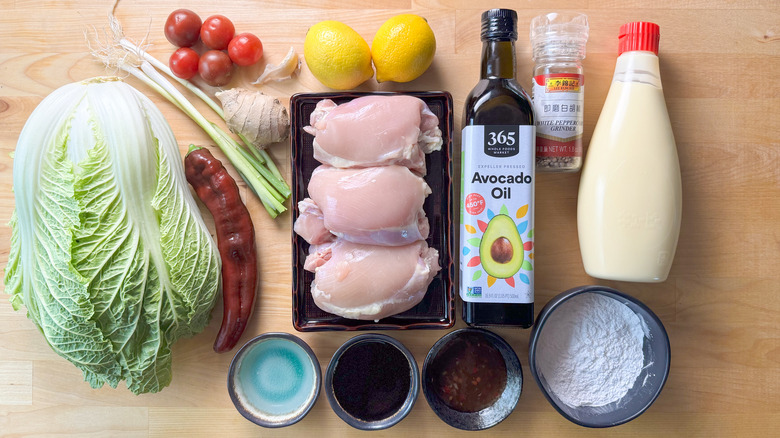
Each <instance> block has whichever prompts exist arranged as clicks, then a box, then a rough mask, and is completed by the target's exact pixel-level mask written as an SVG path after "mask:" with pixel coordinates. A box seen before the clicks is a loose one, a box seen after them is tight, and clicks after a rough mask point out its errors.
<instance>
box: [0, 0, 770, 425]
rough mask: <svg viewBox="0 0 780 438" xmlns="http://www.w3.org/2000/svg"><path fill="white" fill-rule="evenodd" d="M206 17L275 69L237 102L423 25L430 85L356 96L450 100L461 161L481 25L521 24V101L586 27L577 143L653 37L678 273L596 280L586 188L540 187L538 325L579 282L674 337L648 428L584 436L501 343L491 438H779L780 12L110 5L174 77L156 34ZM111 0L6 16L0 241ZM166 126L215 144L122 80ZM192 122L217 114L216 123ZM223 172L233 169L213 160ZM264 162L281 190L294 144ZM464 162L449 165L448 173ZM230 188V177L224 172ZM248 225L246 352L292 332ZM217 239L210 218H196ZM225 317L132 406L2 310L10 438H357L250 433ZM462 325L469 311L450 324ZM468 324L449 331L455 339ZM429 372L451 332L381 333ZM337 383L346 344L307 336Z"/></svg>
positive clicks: (1, 302) (458, 5)
mask: <svg viewBox="0 0 780 438" xmlns="http://www.w3.org/2000/svg"><path fill="white" fill-rule="evenodd" d="M185 6H186V7H188V8H191V9H193V10H196V11H198V12H199V13H200V15H201V16H202V17H205V16H207V15H210V14H214V13H221V14H224V15H227V16H229V17H231V18H232V19H233V21H234V22H235V23H236V27H237V29H238V30H246V31H252V32H255V33H257V34H258V35H259V36H260V38H261V39H262V40H263V43H264V45H265V58H264V61H262V62H261V63H259V64H258V65H256V66H253V67H250V68H245V69H243V70H241V71H240V72H239V73H238V75H237V77H236V78H235V79H234V85H242V86H248V84H249V82H251V81H252V80H254V79H255V78H256V77H257V76H258V75H259V73H260V72H261V71H262V69H263V68H264V65H265V62H271V63H275V62H278V61H279V60H281V59H282V57H283V56H284V55H285V54H286V52H287V49H288V48H289V47H290V46H291V45H292V46H294V47H295V48H296V49H297V50H298V51H299V52H302V50H303V39H304V36H305V33H306V30H307V29H308V28H309V27H310V26H311V25H313V24H314V23H316V22H318V21H320V20H325V19H337V20H341V21H344V22H346V23H347V24H349V25H350V26H351V27H353V28H354V29H355V30H357V31H358V32H359V33H360V34H361V35H363V36H364V37H365V38H366V40H367V41H368V42H369V43H370V42H371V39H372V38H373V34H374V32H375V31H376V29H377V28H378V27H379V26H380V25H381V23H382V22H384V20H386V19H387V18H389V17H391V16H393V15H395V14H398V13H402V12H409V11H411V12H414V13H418V14H420V15H423V16H425V17H426V18H427V19H428V20H429V22H430V23H431V26H432V27H433V29H434V31H435V33H436V37H437V42H438V50H437V53H436V58H435V61H434V63H433V65H432V67H431V68H430V69H429V70H428V71H427V72H426V73H425V74H424V75H423V76H422V77H420V78H419V79H417V80H415V81H414V82H412V83H408V84H392V83H384V84H377V83H376V82H375V81H374V80H371V81H369V82H367V83H366V84H363V85H361V86H360V87H359V88H358V89H359V90H363V91H367V90H446V91H449V92H451V93H452V95H453V99H454V102H455V114H456V118H455V120H456V133H455V145H456V149H457V147H458V144H459V143H458V142H459V139H460V135H459V131H460V127H461V125H460V115H461V114H462V111H463V102H464V99H465V97H466V94H467V93H468V92H469V90H470V89H471V87H472V86H473V85H474V83H475V82H476V80H477V75H478V72H479V65H478V62H479V52H480V42H479V14H480V13H481V12H482V11H483V10H484V9H486V8H489V7H510V8H514V9H516V10H517V11H518V15H519V20H520V24H519V31H520V32H519V34H520V38H519V41H518V43H517V56H518V78H519V81H520V83H521V84H523V85H524V86H525V87H528V86H529V85H530V82H531V81H530V74H531V68H532V61H531V56H530V53H531V50H530V46H529V42H528V36H527V29H528V24H529V22H530V20H531V19H532V18H533V17H534V16H536V15H538V14H540V13H543V12H548V11H551V10H572V11H580V12H585V13H587V14H588V17H589V20H590V26H591V33H590V40H589V43H588V57H587V59H586V60H585V74H586V77H587V94H586V102H585V105H586V113H585V143H586V144H587V142H588V141H589V139H590V136H591V135H592V132H593V128H594V126H595V123H596V120H597V118H598V115H599V112H600V108H601V106H602V104H603V102H604V99H605V97H606V94H607V91H608V89H609V84H610V79H611V76H612V72H613V68H614V63H615V57H616V53H615V50H616V46H617V40H616V34H617V30H618V27H619V26H620V25H621V24H622V23H624V22H627V21H631V20H639V19H642V20H652V21H656V22H657V23H659V24H660V26H661V73H662V77H663V83H664V88H665V90H664V92H665V95H666V98H667V106H668V109H669V113H670V115H671V118H672V126H673V129H674V133H675V137H676V139H677V147H678V151H679V155H680V163H681V168H682V177H683V191H684V193H683V197H684V210H683V222H682V231H681V234H680V241H679V245H678V250H677V255H676V258H675V262H674V265H673V267H672V272H671V275H670V277H669V280H667V281H666V282H665V283H662V284H635V283H624V282H612V281H600V280H596V279H592V278H590V277H588V276H587V275H586V274H585V273H584V271H583V269H582V262H581V259H580V253H579V246H578V240H577V227H576V201H577V199H576V197H577V187H578V183H579V175H578V174H575V175H568V174H566V175H564V174H558V175H547V174H545V175H539V177H538V180H537V184H538V185H537V202H538V207H537V212H536V221H537V230H536V235H537V237H536V266H537V269H536V285H537V289H536V295H537V303H538V306H539V307H541V305H543V304H544V303H545V302H547V301H548V300H549V299H550V298H552V297H553V296H555V295H556V294H557V293H559V292H561V291H563V290H566V289H569V288H571V287H574V286H578V285H582V284H592V283H596V284H604V285H606V286H611V287H615V288H617V289H620V290H623V291H625V292H627V293H629V294H631V295H633V296H635V297H637V298H639V299H640V300H642V301H644V302H645V303H647V304H648V305H649V306H650V307H651V308H652V309H653V310H654V311H655V312H656V314H658V316H659V317H660V318H661V320H662V321H663V322H664V324H665V326H666V328H667V331H668V332H669V335H670V339H671V344H672V371H671V374H670V377H669V381H668V382H667V385H666V387H665V389H664V391H663V393H662V394H661V396H660V397H659V399H658V400H657V401H656V403H655V404H654V405H653V406H652V407H651V408H650V410H649V411H648V412H647V413H645V414H644V415H642V416H641V417H639V418H638V419H636V420H635V421H632V422H630V423H628V424H626V425H624V426H620V427H618V428H613V429H608V430H590V429H584V428H580V427H577V426H575V425H573V424H571V423H569V422H568V421H566V420H565V419H563V418H562V417H561V416H560V415H558V414H557V413H556V412H555V411H554V409H553V408H552V407H551V406H550V405H549V404H548V403H547V401H546V400H545V399H544V397H543V396H542V394H541V392H540V391H539V389H538V388H537V386H536V384H535V382H533V380H532V378H531V375H530V371H529V370H528V367H527V348H528V331H520V330H509V329H499V330H496V332H497V333H499V334H500V335H501V336H503V337H504V338H505V339H507V341H508V342H509V343H510V344H511V345H512V346H513V347H514V349H515V351H516V352H517V353H518V356H519V357H520V360H521V362H522V363H523V365H524V373H525V378H526V380H525V382H524V387H523V395H522V397H521V398H520V402H519V404H518V406H517V409H516V410H515V411H514V412H513V413H512V415H510V417H509V418H508V419H507V420H506V421H504V422H503V423H501V424H499V425H498V426H496V427H495V428H493V429H491V430H490V431H489V432H486V433H483V435H491V436H492V435H506V436H510V435H511V436H517V435H518V434H523V435H528V436H534V435H536V436H637V437H639V436H641V437H644V436H728V437H731V436H776V435H777V431H778V430H780V293H778V288H777V284H778V280H780V268H778V267H779V266H780V225H778V220H779V219H780V139H779V136H780V117H779V115H780V5H779V4H778V2H776V1H773V0H744V1H736V0H719V1H712V0H685V1H674V0H659V1H651V0H627V1H616V0H560V1H557V2H546V1H522V2H518V1H504V0H498V1H493V2H486V1H482V0H470V1H466V0H342V1H336V0H324V1H308V0H295V1H282V0H271V1H253V0H233V1H231V2H214V1H213V0H212V1H207V0H192V1H186V2H185V1H183V0H180V1H173V0H172V1H165V2H161V1H159V0H156V1H155V0H139V1H125V0H122V1H121V2H119V4H118V6H117V7H116V15H117V17H118V18H119V19H120V20H121V21H122V24H123V25H124V28H125V31H126V33H127V34H128V35H129V36H131V37H132V38H133V39H135V40H142V39H143V40H144V41H145V42H146V43H149V44H151V46H150V48H149V51H150V53H152V54H153V55H154V56H156V57H157V58H158V59H161V60H166V59H167V57H168V55H169V54H170V53H171V51H172V47H171V46H170V45H169V44H168V42H167V41H166V40H165V38H164V36H163V34H162V30H161V29H162V25H163V23H164V20H165V17H166V16H167V14H168V13H169V12H170V11H172V10H173V9H176V8H178V7H185ZM112 7H113V2H111V1H91V2H90V1H85V0H67V1H37V0H0V11H2V13H1V14H0V223H2V224H5V223H6V222H7V221H8V219H9V218H10V215H11V211H12V210H13V206H14V200H13V193H12V191H11V189H12V166H13V160H12V159H11V158H10V157H9V154H10V153H11V152H12V151H13V150H14V149H15V147H16V141H17V138H18V135H19V132H20V130H21V128H22V126H23V125H24V123H25V121H26V119H27V117H28V116H29V115H30V113H31V112H32V111H33V109H34V108H35V107H36V105H38V103H39V102H40V101H41V100H42V99H43V97H45V96H46V95H47V94H49V93H50V92H51V91H53V90H54V89H56V88H58V87H60V86H62V85H65V84H67V83H69V82H73V81H77V80H81V79H85V78H88V77H91V76H97V75H105V74H110V73H112V72H107V71H106V70H105V69H104V68H103V66H102V65H100V64H99V63H97V62H96V61H94V60H93V59H92V58H91V57H90V56H89V54H88V50H87V46H86V43H85V39H84V32H85V31H86V32H88V33H92V32H94V30H97V32H98V33H100V32H102V29H103V28H104V27H105V25H106V14H107V13H108V12H109V11H110V10H111V8H112ZM127 81H128V83H130V84H132V85H133V86H135V87H136V88H138V89H139V90H141V91H142V92H143V93H144V94H146V95H147V96H149V97H150V98H151V99H152V101H153V102H155V104H156V105H157V106H158V107H159V108H160V109H161V110H162V112H163V114H164V115H165V116H166V118H167V120H168V121H169V123H170V124H171V126H172V128H173V131H174V133H175V134H176V137H177V140H178V141H179V144H180V146H181V148H182V152H184V151H185V149H186V145H188V144H189V143H197V144H206V145H208V144H211V141H210V140H209V138H208V137H207V136H206V135H205V134H204V133H203V132H202V131H200V129H199V128H198V127H197V126H196V125H195V124H194V123H192V122H191V121H190V120H189V119H188V118H187V117H186V116H185V115H184V114H182V113H181V112H179V111H178V110H176V109H175V108H174V107H173V106H172V105H170V104H169V103H168V102H166V101H164V100H163V99H162V98H160V97H158V96H157V95H155V94H154V93H153V92H152V91H151V90H149V89H148V88H146V87H145V86H144V85H143V84H141V83H139V82H138V81H136V80H135V79H133V78H129V79H127ZM263 91H264V92H266V93H268V94H271V95H274V96H277V97H279V98H280V99H281V100H282V101H283V102H284V103H285V104H286V103H288V102H289V97H290V95H292V94H293V93H296V92H310V91H327V89H326V88H325V87H324V86H322V85H321V84H320V83H319V82H318V81H317V80H316V78H314V77H313V76H312V75H311V73H310V72H309V71H308V70H307V69H306V68H305V67H304V69H303V71H302V72H301V74H300V76H299V77H298V78H296V79H294V80H291V81H286V82H281V83H276V84H272V85H268V86H266V87H264V88H263ZM195 105H196V106H197V107H198V108H199V109H200V110H201V111H203V112H204V114H209V112H208V108H207V107H206V106H205V105H202V104H200V103H199V102H195ZM213 151H214V153H215V155H216V156H218V157H219V158H221V159H223V160H224V155H222V154H221V153H220V152H219V151H218V150H215V149H214V150H213ZM271 153H272V154H273V156H274V157H275V159H276V162H277V163H279V164H280V168H281V170H282V172H283V173H284V174H285V175H288V177H289V174H290V165H289V159H290V151H289V142H287V143H282V144H279V145H275V146H274V147H273V148H272V150H271ZM458 161H459V160H458V158H457V153H456V160H455V162H456V163H457V162H458ZM228 168H229V169H230V171H231V172H232V173H233V175H234V176H237V175H236V173H235V172H234V170H233V169H232V167H230V166H228ZM239 184H240V188H241V191H242V196H243V198H244V200H245V201H246V203H247V207H248V208H249V210H250V213H251V214H252V217H253V219H254V223H255V227H256V234H257V245H258V251H259V258H260V276H261V282H262V286H261V292H260V296H259V299H258V300H257V304H256V308H255V314H254V317H253V319H252V321H251V323H250V325H249V327H248V329H247V333H246V335H245V336H244V339H243V340H244V341H245V340H247V339H249V338H250V337H251V336H252V335H255V334H260V333H264V332H270V331H281V332H294V329H293V327H292V323H291V318H292V317H291V296H290V293H291V275H292V273H291V254H290V225H291V224H290V215H289V213H286V214H283V215H282V216H280V217H279V218H277V219H276V220H272V219H270V218H269V217H268V215H267V214H266V213H265V211H264V210H263V208H262V206H261V205H260V204H259V202H258V200H257V199H256V198H255V197H254V196H253V195H252V194H251V193H249V192H248V190H247V188H246V186H245V185H244V184H243V183H241V182H240V180H239ZM201 209H202V211H203V215H204V218H205V220H206V222H207V224H208V225H209V227H210V229H211V230H213V220H212V219H211V216H210V215H209V214H208V212H207V211H206V210H205V209H204V208H202V206H201ZM9 238H10V229H9V228H7V227H6V226H0V266H4V265H5V263H6V261H7V258H8V252H9ZM221 314H222V308H221V305H219V304H218V305H217V307H216V308H215V309H214V313H213V315H214V319H213V321H212V323H211V324H210V325H209V327H208V328H207V329H206V330H205V331H204V333H202V334H200V335H198V336H195V337H194V338H191V339H184V340H181V341H180V342H178V343H177V344H176V345H175V347H174V357H173V373H174V379H173V383H172V384H171V386H170V387H169V388H166V389H165V390H163V391H162V392H161V393H159V394H154V395H143V396H134V395H132V394H131V393H130V392H129V391H127V390H126V389H125V388H123V387H122V386H121V384H120V387H119V388H118V389H110V388H103V389H100V390H93V389H91V388H90V387H89V385H87V384H86V383H84V382H83V381H82V376H81V373H80V371H78V370H77V369H76V368H75V367H73V366H72V365H71V364H69V363H68V362H67V361H65V360H63V359H61V358H59V357H58V356H57V355H56V354H55V353H53V352H52V351H51V349H50V348H49V347H48V345H47V344H46V342H45V340H44V339H43V337H42V336H41V335H40V333H39V331H38V330H37V328H36V327H35V326H34V325H33V324H32V323H31V322H30V321H29V320H28V319H27V318H26V317H25V313H24V311H19V312H14V311H13V310H12V308H11V306H10V304H9V302H8V296H7V295H5V294H0V436H3V437H21V436H25V437H28V436H164V437H168V436H193V437H195V436H204V437H205V436H208V437H212V436H257V435H261V436H266V435H267V436H303V435H317V436H355V435H359V434H360V433H359V432H358V431H356V430H354V429H351V428H350V427H349V426H347V425H346V424H345V423H344V422H342V421H341V420H340V419H339V418H338V417H336V415H335V414H334V413H333V412H332V411H331V409H330V407H329V406H328V403H327V400H326V399H325V397H324V396H321V397H320V399H319V400H318V401H317V404H316V405H315V407H314V409H313V410H312V411H311V413H310V414H309V415H308V416H307V417H306V418H305V419H304V420H303V421H301V422H300V423H298V424H296V425H295V426H292V427H289V428H285V429H281V430H265V429H261V428H259V427H256V426H254V425H253V424H251V423H250V422H248V421H246V420H244V419H243V418H242V417H241V416H240V415H239V414H238V412H237V411H236V410H235V409H234V408H233V406H232V404H231V402H230V399H229V397H228V395H227V391H226V388H225V380H226V373H227V368H228V365H229V363H230V359H231V355H230V354H225V355H217V354H215V353H213V351H212V349H211V345H212V342H213V339H214V337H215V335H216V332H217V330H218V328H219V320H220V319H221ZM458 315H459V312H458ZM462 326H463V323H462V322H460V321H459V322H458V324H457V327H462ZM390 334H391V335H393V336H394V337H396V338H398V339H399V340H400V341H401V342H403V343H404V344H405V345H407V346H408V347H409V349H410V350H411V351H412V352H413V354H414V355H415V357H416V359H417V362H418V364H419V365H420V366H422V361H423V359H424V358H425V355H426V353H427V351H428V350H429V349H430V347H431V346H432V345H433V343H434V342H435V341H436V340H437V339H438V338H439V337H441V336H442V335H443V334H444V332H442V331H417V332H393V333H390ZM299 335H300V337H301V338H303V339H304V340H305V341H306V342H307V343H309V345H311V347H312V349H313V350H314V352H315V354H316V355H317V356H318V357H319V360H320V365H321V367H322V368H323V370H324V368H325V367H326V366H327V364H328V362H329V360H330V357H331V355H332V354H333V352H334V351H335V350H336V349H337V348H338V347H339V346H340V345H341V344H342V343H343V342H344V341H346V340H347V339H349V338H350V337H351V336H353V335H352V334H347V333H306V334H299ZM435 433H445V434H447V435H448V436H449V435H463V436H467V435H468V434H466V433H459V432H458V431H456V430H455V429H452V428H449V427H448V426H446V425H445V424H444V423H442V422H441V421H440V420H439V419H438V418H437V417H436V416H435V414H434V413H433V411H432V410H431V409H430V408H429V407H428V405H427V403H426V402H425V399H424V397H422V396H420V398H419V399H418V400H417V404H416V406H415V408H414V409H413V411H412V413H411V414H410V415H409V416H408V417H407V418H406V419H405V420H403V421H402V422H401V423H400V424H398V425H397V426H395V427H394V428H392V429H389V430H387V431H384V432H381V433H377V435H378V436H422V435H426V436H430V435H433V434H435Z"/></svg>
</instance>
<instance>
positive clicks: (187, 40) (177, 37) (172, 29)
mask: <svg viewBox="0 0 780 438" xmlns="http://www.w3.org/2000/svg"><path fill="white" fill-rule="evenodd" d="M200 25H201V22H200V17H199V16H198V14H196V13H194V12H192V11H190V10H189V9H177V10H175V11H173V12H171V15H169V16H168V20H167V21H166V22H165V38H168V41H170V42H171V44H173V45H174V46H179V47H192V46H193V45H195V43H197V42H198V36H199V35H200Z"/></svg>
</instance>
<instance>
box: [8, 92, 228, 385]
mask: <svg viewBox="0 0 780 438" xmlns="http://www.w3.org/2000/svg"><path fill="white" fill-rule="evenodd" d="M13 178H14V194H15V199H16V210H15V212H14V216H13V218H12V220H11V226H12V228H13V230H12V237H11V253H10V256H9V261H8V265H7V267H6V275H5V284H6V293H9V294H10V295H11V302H12V304H13V306H14V309H17V310H18V309H20V308H21V307H22V306H24V307H26V308H27V315H28V317H29V318H30V319H31V320H32V321H33V322H35V324H36V325H38V327H39V328H40V330H41V332H42V333H43V335H44V336H45V337H46V340H47V341H48V343H49V345H51V347H52V349H53V350H54V351H55V352H56V353H57V354H59V355H60V356H62V357H64V358H66V359H68V360H69V361H70V362H72V363H73V364H74V365H76V366H77V367H78V368H80V369H81V370H82V371H83V373H84V379H85V380H86V381H87V382H89V384H90V385H92V387H95V388H98V387H100V386H102V385H103V384H104V383H105V384H108V385H110V386H112V387H116V386H117V384H118V383H119V382H120V381H121V380H126V384H127V387H128V388H129V389H130V390H131V391H132V392H134V393H136V394H138V393H145V392H157V391H160V390H161V389H162V388H164V387H165V386H167V385H168V384H169V383H170V382H171V346H172V345H173V343H174V342H176V340H177V339H179V338H181V337H184V336H191V335H193V334H195V333H198V332H200V331H201V330H203V328H204V327H205V326H206V324H207V323H208V320H209V317H210V313H211V309H212V307H213V305H214V301H215V299H216V296H217V293H218V290H219V287H220V260H219V254H218V251H217V248H216V245H215V244H214V241H213V240H212V238H211V236H210V235H209V232H208V229H207V228H206V226H205V224H204V222H203V219H202V218H201V216H200V213H199V211H198V207H197V205H196V203H195V201H194V199H193V198H192V196H191V194H190V191H189V188H188V187H187V182H186V179H185V177H184V170H183V168H182V164H181V156H180V154H179V150H178V146H177V144H176V140H175V138H174V137H173V133H172V132H171V129H170V127H169V126H168V124H167V122H166V121H165V119H164V118H163V116H162V114H160V112H159V110H158V109H157V108H156V107H155V106H154V104H152V102H151V101H150V100H149V99H147V98H146V97H145V96H143V95H142V94H141V93H140V92H138V91H137V90H135V89H134V88H132V87H131V86H130V85H127V84H125V83H124V82H121V81H120V80H118V79H117V78H94V79H91V80H87V81H84V82H80V83H73V84H69V85H66V86H64V87H61V88H59V89H57V90H55V91H54V92H53V93H52V94H51V95H49V96H48V97H46V98H45V99H44V100H43V101H42V102H41V104H40V105H39V106H38V107H37V108H36V109H35V111H33V113H32V115H31V116H30V118H29V120H28V121H27V123H26V124H25V126H24V129H23V130H22V132H21V134H20V136H19V143H18V145H17V148H16V153H15V158H14V171H13Z"/></svg>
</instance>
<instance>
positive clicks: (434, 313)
mask: <svg viewBox="0 0 780 438" xmlns="http://www.w3.org/2000/svg"><path fill="white" fill-rule="evenodd" d="M393 94H405V95H410V96H415V97H418V98H420V99H422V100H423V101H424V102H425V103H426V104H427V105H428V107H429V108H430V109H431V111H432V112H433V113H434V114H436V116H437V117H438V118H439V128H440V129H441V132H442V140H443V144H442V148H441V150H440V151H436V152H433V153H430V154H427V155H426V158H425V164H426V167H427V169H428V174H427V175H426V176H425V181H426V182H427V183H428V185H429V186H430V187H431V191H432V193H431V194H430V195H429V196H428V197H427V198H426V199H425V204H424V205H423V209H424V210H425V214H426V215H427V216H428V221H429V222H430V235H429V236H428V239H427V242H428V245H429V246H431V247H432V248H436V249H437V250H438V251H439V264H440V265H441V268H442V269H441V271H439V273H438V274H437V275H436V277H434V279H433V281H432V282H431V284H430V286H429V287H428V292H427V293H426V294H425V297H424V298H423V300H422V301H421V302H420V303H419V304H418V305H416V306H415V307H413V308H411V309H409V310H407V311H406V312H403V313H400V314H398V315H395V316H391V317H388V318H384V319H381V320H379V321H376V322H375V321H363V320H355V319H347V318H342V317H340V316H337V315H333V314H331V313H328V312H325V311H324V310H322V309H320V308H319V307H317V305H316V304H314V300H313V299H312V296H311V291H310V286H311V282H312V280H313V279H314V274H313V273H311V272H308V271H305V270H304V269H303V263H304V261H305V260H306V256H307V255H308V253H309V244H308V243H306V241H305V240H303V239H302V238H301V237H300V236H298V235H297V234H295V232H293V233H292V247H293V289H292V306H293V309H292V310H293V314H292V318H293V326H294V327H295V329H296V330H298V331H301V332H306V331H321V330H398V329H447V328H451V327H452V326H453V325H454V324H455V297H454V294H453V285H452V281H453V278H454V273H455V266H454V261H453V254H452V241H451V236H454V231H453V220H452V214H451V208H452V196H453V193H452V130H453V119H452V96H451V95H450V93H447V92H439V91H431V92H405V93H385V92H376V93H357V92H354V93H336V92H333V93H306V94H295V95H293V96H292V97H291V98H290V125H291V128H290V129H291V144H292V202H291V205H290V208H291V210H292V221H293V223H295V220H296V219H297V218H298V214H299V211H298V201H300V200H302V199H303V198H305V197H306V187H307V186H308V184H309V179H310V178H311V173H312V171H313V170H314V169H315V168H316V167H317V166H319V165H320V163H319V162H318V161H317V160H315V159H314V157H313V155H312V154H313V146H312V144H313V140H314V137H313V136H312V135H310V134H307V133H305V132H304V131H303V127H304V126H307V125H308V124H309V116H310V115H311V113H312V111H314V107H315V106H316V105H317V103H318V102H319V101H320V100H323V99H331V100H333V101H334V102H336V103H337V104H341V103H344V102H347V101H350V100H352V99H354V98H357V97H361V96H368V95H393Z"/></svg>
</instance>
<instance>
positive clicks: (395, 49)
mask: <svg viewBox="0 0 780 438" xmlns="http://www.w3.org/2000/svg"><path fill="white" fill-rule="evenodd" d="M435 53H436V37H435V36H434V35H433V30H432V29H431V26H429V25H428V22H427V21H426V20H425V19H424V18H422V17H420V16H419V15H414V14H401V15H396V16H395V17H393V18H391V19H389V20H387V21H385V24H383V25H382V27H380V28H379V30H378V31H377V32H376V35H374V41H372V42H371V57H372V58H373V60H374V66H375V67H376V80H377V81H378V82H385V81H393V82H409V81H411V80H414V79H416V78H417V77H419V76H420V75H421V74H423V73H424V72H425V70H428V67H430V66H431V62H433V55H434V54H435Z"/></svg>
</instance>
